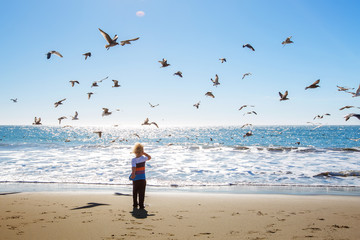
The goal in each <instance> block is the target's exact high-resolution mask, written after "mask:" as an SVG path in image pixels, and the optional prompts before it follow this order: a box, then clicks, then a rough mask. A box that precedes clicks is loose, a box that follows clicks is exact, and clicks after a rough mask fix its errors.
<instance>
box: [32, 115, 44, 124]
mask: <svg viewBox="0 0 360 240" xmlns="http://www.w3.org/2000/svg"><path fill="white" fill-rule="evenodd" d="M32 125H42V124H41V117H39V118H37V117H35V120H34V122H33V124H32Z"/></svg>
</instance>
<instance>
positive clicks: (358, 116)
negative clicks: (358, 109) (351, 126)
mask: <svg viewBox="0 0 360 240" xmlns="http://www.w3.org/2000/svg"><path fill="white" fill-rule="evenodd" d="M351 117H356V118H357V119H359V120H360V114H356V113H350V114H348V115H346V116H345V117H344V118H345V121H347V120H349V119H350V118H351Z"/></svg>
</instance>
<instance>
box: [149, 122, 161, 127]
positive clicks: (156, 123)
mask: <svg viewBox="0 0 360 240" xmlns="http://www.w3.org/2000/svg"><path fill="white" fill-rule="evenodd" d="M150 124H154V125H155V126H156V127H157V128H159V126H158V125H157V123H156V122H151V123H150Z"/></svg>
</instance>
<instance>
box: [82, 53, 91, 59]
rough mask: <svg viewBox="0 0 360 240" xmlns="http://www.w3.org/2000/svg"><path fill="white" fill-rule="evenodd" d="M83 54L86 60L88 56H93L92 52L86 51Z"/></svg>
mask: <svg viewBox="0 0 360 240" xmlns="http://www.w3.org/2000/svg"><path fill="white" fill-rule="evenodd" d="M83 55H84V56H85V60H86V59H87V58H88V57H91V52H87V53H84V54H83Z"/></svg>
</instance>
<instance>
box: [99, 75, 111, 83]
mask: <svg viewBox="0 0 360 240" xmlns="http://www.w3.org/2000/svg"><path fill="white" fill-rule="evenodd" d="M108 78H109V76H107V77H106V78H103V79H101V80H99V81H98V82H102V81H104V80H106V79H108Z"/></svg>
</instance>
